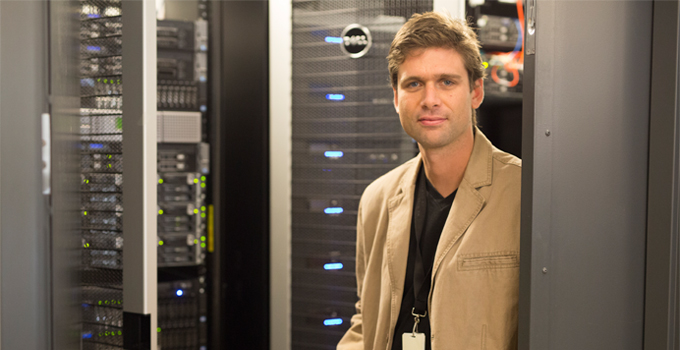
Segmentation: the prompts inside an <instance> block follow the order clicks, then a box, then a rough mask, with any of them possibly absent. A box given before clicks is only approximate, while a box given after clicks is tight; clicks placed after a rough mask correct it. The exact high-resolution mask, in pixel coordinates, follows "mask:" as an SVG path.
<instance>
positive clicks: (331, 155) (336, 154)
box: [323, 151, 345, 158]
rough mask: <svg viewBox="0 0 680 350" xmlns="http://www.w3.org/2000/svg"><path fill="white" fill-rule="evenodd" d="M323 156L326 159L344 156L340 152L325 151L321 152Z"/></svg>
mask: <svg viewBox="0 0 680 350" xmlns="http://www.w3.org/2000/svg"><path fill="white" fill-rule="evenodd" d="M323 155H324V156H326V158H340V157H342V156H344V155H345V153H343V152H342V151H326V152H323Z"/></svg>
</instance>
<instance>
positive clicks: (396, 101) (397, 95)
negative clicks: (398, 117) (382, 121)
mask: <svg viewBox="0 0 680 350" xmlns="http://www.w3.org/2000/svg"><path fill="white" fill-rule="evenodd" d="M392 91H393V92H394V110H396V111H397V114H399V93H398V92H397V88H395V87H392Z"/></svg>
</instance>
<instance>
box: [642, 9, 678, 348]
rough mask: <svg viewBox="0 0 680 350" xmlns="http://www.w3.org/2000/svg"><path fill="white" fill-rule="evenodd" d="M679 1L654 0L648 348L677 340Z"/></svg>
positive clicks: (673, 344) (674, 344)
mask: <svg viewBox="0 0 680 350" xmlns="http://www.w3.org/2000/svg"><path fill="white" fill-rule="evenodd" d="M679 14H680V6H679V5H678V1H677V0H675V1H668V0H662V1H658V0H657V1H654V27H653V38H652V86H651V101H650V102H651V107H650V123H649V128H650V129H649V181H648V188H647V190H648V194H647V196H648V197H647V198H648V199H647V200H648V202H647V271H646V281H645V283H646V286H645V323H644V324H645V330H644V349H646V350H651V349H655V350H657V349H659V350H660V349H664V350H675V349H678V348H679V347H680V344H678V340H677V337H678V333H679V330H678V326H679V325H678V309H677V307H678V254H679V252H678V248H679V237H678V209H680V191H679V188H678V185H680V168H679V165H680V164H679V163H680V161H679V160H678V154H680V129H679V128H680V123H679V121H680V120H679V119H678V100H679V97H678V94H679V93H680V89H679V88H678V74H679V72H680V70H679V68H678V58H679V53H678V48H679V46H680V44H679V40H680V33H679V31H678V28H679V22H680V20H679V17H678V16H679Z"/></svg>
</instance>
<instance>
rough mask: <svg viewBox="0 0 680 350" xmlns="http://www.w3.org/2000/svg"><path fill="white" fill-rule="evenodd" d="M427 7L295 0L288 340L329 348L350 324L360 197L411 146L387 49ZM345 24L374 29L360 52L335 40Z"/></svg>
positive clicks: (397, 0)
mask: <svg viewBox="0 0 680 350" xmlns="http://www.w3.org/2000/svg"><path fill="white" fill-rule="evenodd" d="M431 10H432V1H431V0H429V1H407V0H393V1H366V0H364V1H361V0H342V1H338V0H329V1H299V2H296V1H293V125H292V129H293V133H292V134H293V137H292V139H293V169H292V171H293V184H292V195H293V198H292V212H293V213H292V241H293V243H292V268H293V271H292V316H291V317H292V319H291V324H292V337H291V339H292V348H293V349H335V345H336V344H337V342H338V341H339V340H340V338H341V337H342V335H343V334H344V333H345V331H346V330H347V329H348V328H349V320H350V318H351V316H352V315H353V314H354V312H355V311H354V303H355V302H356V300H357V295H356V279H355V272H354V271H355V241H356V219H357V217H356V215H357V209H358V205H359V199H360V197H361V194H362V193H363V191H364V189H365V188H366V186H367V185H368V184H370V183H371V181H373V180H375V179H376V178H377V177H379V176H380V175H382V174H384V173H386V172H387V171H389V170H391V169H393V168H394V167H396V166H397V165H399V164H402V163H403V162H405V161H406V160H408V159H410V158H411V157H413V156H414V155H415V152H416V145H415V143H414V142H413V140H412V139H411V138H410V137H408V136H407V135H406V134H405V133H404V132H403V130H402V128H401V125H400V123H399V117H398V115H397V114H396V112H395V110H394V107H393V104H392V98H393V96H392V89H391V86H390V82H389V74H388V71H387V60H386V58H385V57H386V56H387V53H388V50H389V46H390V43H391V42H392V39H393V38H394V34H395V33H396V32H397V30H399V28H400V27H401V26H402V25H403V23H405V22H406V20H407V19H408V18H409V17H410V16H411V15H412V14H413V13H417V12H424V11H431ZM350 24H359V25H361V26H364V27H366V28H368V30H369V31H370V34H371V36H372V45H371V47H370V49H369V51H368V52H367V53H366V54H365V55H364V56H363V57H360V58H351V57H350V56H349V55H347V54H345V53H344V52H343V50H342V49H341V47H340V46H341V45H342V44H341V43H342V41H343V38H342V37H341V35H342V33H343V29H345V27H347V26H348V25H350Z"/></svg>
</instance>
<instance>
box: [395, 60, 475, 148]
mask: <svg viewBox="0 0 680 350" xmlns="http://www.w3.org/2000/svg"><path fill="white" fill-rule="evenodd" d="M483 99H484V85H483V80H482V79H479V80H477V81H476V82H475V87H474V89H472V91H470V83H469V79H468V74H467V71H466V70H465V65H464V63H463V58H462V57H461V56H460V54H459V53H458V52H457V51H456V50H454V49H449V48H427V49H421V50H418V51H415V52H414V53H412V54H411V55H409V56H407V57H406V60H405V61H404V63H402V64H401V66H399V74H398V76H397V87H396V88H395V89H394V107H395V108H396V110H397V113H399V120H400V121H401V126H402V127H403V128H404V131H406V133H407V134H408V135H409V136H411V137H413V138H414V139H415V140H416V141H417V142H418V144H419V145H420V147H421V149H423V148H424V149H438V148H445V147H446V146H450V145H452V144H453V143H454V142H455V141H456V140H457V139H458V138H459V137H460V136H461V135H463V133H465V132H466V131H468V130H471V127H472V120H471V119H472V109H473V108H477V107H479V105H481V104H482V100H483Z"/></svg>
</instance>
